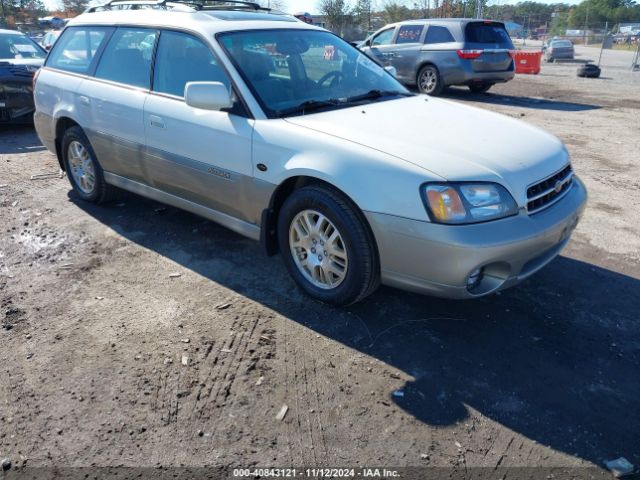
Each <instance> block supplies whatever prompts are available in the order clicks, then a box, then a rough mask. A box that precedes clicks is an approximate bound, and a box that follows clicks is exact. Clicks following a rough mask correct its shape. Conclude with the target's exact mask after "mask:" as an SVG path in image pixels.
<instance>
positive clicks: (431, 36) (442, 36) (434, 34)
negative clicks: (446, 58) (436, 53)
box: [424, 25, 456, 43]
mask: <svg viewBox="0 0 640 480" xmlns="http://www.w3.org/2000/svg"><path fill="white" fill-rule="evenodd" d="M455 41H456V40H455V39H454V38H453V35H451V32H450V31H449V29H448V28H447V27H441V26H438V25H431V26H429V28H428V29H427V35H426V36H425V37H424V43H451V42H455Z"/></svg>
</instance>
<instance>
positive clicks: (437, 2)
mask: <svg viewBox="0 0 640 480" xmlns="http://www.w3.org/2000/svg"><path fill="white" fill-rule="evenodd" d="M318 10H319V12H320V14H321V15H323V16H324V20H325V25H326V27H327V28H329V29H330V30H332V31H334V32H336V33H338V34H340V35H343V36H346V37H352V36H357V32H366V31H371V30H375V29H377V28H379V27H380V26H382V25H385V24H387V23H394V22H399V21H402V20H409V19H418V18H450V17H467V18H474V17H475V16H476V1H475V0H382V1H381V2H375V0H354V3H351V2H350V1H349V0H320V2H319V4H318ZM482 16H483V18H489V19H493V20H502V21H505V22H514V23H518V24H520V25H522V26H523V28H524V29H525V30H526V31H530V30H533V29H535V28H539V27H546V28H547V31H548V32H549V33H550V34H555V35H563V34H564V33H565V32H566V30H567V29H583V28H584V27H585V26H586V27H587V28H594V27H595V26H598V27H599V28H602V27H603V26H604V25H605V23H607V22H608V25H609V29H610V30H613V29H615V26H616V25H617V24H620V23H633V22H640V4H638V3H636V2H635V1H634V0H584V1H583V2H581V3H580V4H578V5H569V4H567V3H552V4H546V3H538V2H535V1H525V2H519V3H516V4H513V5H506V4H491V3H490V2H487V0H482Z"/></svg>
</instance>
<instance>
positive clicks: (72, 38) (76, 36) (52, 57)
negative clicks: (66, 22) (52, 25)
mask: <svg viewBox="0 0 640 480" xmlns="http://www.w3.org/2000/svg"><path fill="white" fill-rule="evenodd" d="M112 30H113V29H112V28H109V27H69V28H67V29H66V30H65V31H64V32H63V33H62V36H61V37H60V39H59V40H58V41H57V42H56V43H55V44H54V47H53V50H52V51H51V53H50V54H49V57H48V58H47V63H46V65H47V66H48V67H53V68H58V69H60V70H66V71H69V72H75V73H82V74H86V73H89V70H90V68H91V63H92V62H93V59H94V57H95V55H96V52H97V51H98V49H99V48H100V46H101V45H102V43H103V42H104V41H105V39H106V38H107V37H108V34H109V33H110V32H111V31H112Z"/></svg>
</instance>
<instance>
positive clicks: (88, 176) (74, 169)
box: [62, 126, 115, 203]
mask: <svg viewBox="0 0 640 480" xmlns="http://www.w3.org/2000/svg"><path fill="white" fill-rule="evenodd" d="M62 161H63V163H64V169H65V171H66V172H67V177H68V178H69V183H71V186H72V187H73V190H74V191H75V192H76V194H77V195H78V196H79V197H80V198H82V199H83V200H86V201H87V202H91V203H103V202H105V201H107V200H109V199H110V198H111V197H112V194H113V192H114V189H115V187H112V186H111V185H108V184H107V183H106V182H105V180H104V172H103V170H102V167H101V166H100V163H99V162H98V159H97V158H96V154H95V152H94V151H93V147H92V146H91V143H89V139H88V138H87V136H86V135H85V134H84V132H83V131H82V128H80V127H78V126H75V127H71V128H68V129H67V130H66V131H65V132H64V136H63V137H62Z"/></svg>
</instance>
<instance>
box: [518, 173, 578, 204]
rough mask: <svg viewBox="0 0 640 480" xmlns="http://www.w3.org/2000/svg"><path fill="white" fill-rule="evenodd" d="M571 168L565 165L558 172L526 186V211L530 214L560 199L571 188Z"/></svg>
mask: <svg viewBox="0 0 640 480" xmlns="http://www.w3.org/2000/svg"><path fill="white" fill-rule="evenodd" d="M572 183H573V170H572V169H571V165H567V166H566V167H564V168H563V169H562V170H560V171H559V172H558V173H554V174H553V175H551V176H550V177H547V178H545V179H544V180H542V181H541V182H538V183H536V184H534V185H531V186H530V187H529V188H527V212H528V213H529V214H530V215H531V214H533V213H536V212H539V211H540V210H543V209H545V208H547V207H549V206H551V205H553V204H554V203H556V202H557V201H558V200H560V199H561V198H562V197H564V196H565V194H566V193H567V192H568V191H569V189H570V188H571V184H572Z"/></svg>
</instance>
